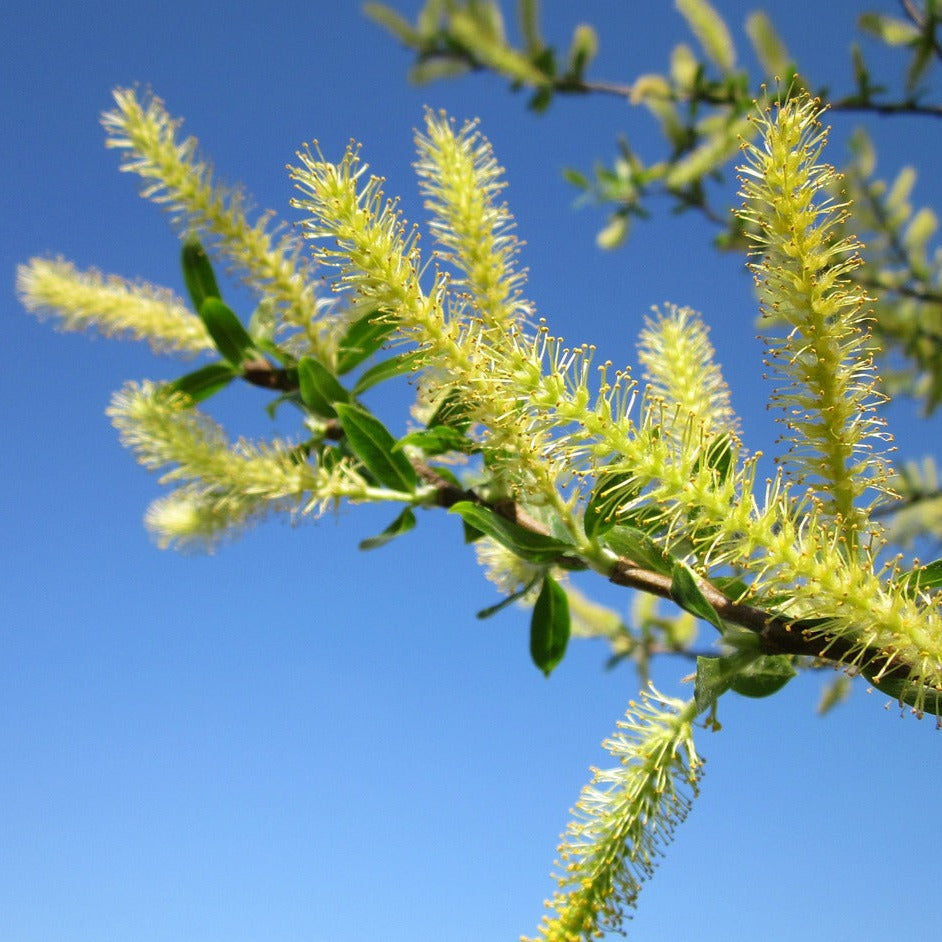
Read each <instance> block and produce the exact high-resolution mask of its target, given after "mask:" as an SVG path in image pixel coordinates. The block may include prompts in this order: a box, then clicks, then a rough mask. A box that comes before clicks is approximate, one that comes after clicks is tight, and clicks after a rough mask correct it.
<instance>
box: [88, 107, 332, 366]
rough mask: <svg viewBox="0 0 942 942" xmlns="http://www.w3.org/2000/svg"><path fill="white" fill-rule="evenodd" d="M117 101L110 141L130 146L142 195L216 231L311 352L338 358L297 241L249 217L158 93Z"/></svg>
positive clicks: (192, 225)
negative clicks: (217, 179) (179, 134)
mask: <svg viewBox="0 0 942 942" xmlns="http://www.w3.org/2000/svg"><path fill="white" fill-rule="evenodd" d="M114 99H115V103H116V105H117V108H116V109H115V110H113V111H108V112H105V114H104V115H103V116H102V124H103V125H104V128H105V130H106V132H107V135H108V136H107V140H106V146H108V147H114V148H118V149H120V150H122V151H125V152H126V155H125V157H124V160H123V162H122V164H121V169H122V170H127V171H130V172H133V173H136V174H138V175H139V176H140V177H141V178H142V179H143V180H144V181H145V183H144V188H143V190H142V193H143V195H144V196H145V197H147V198H149V199H152V200H153V201H154V202H156V203H159V204H161V205H163V206H165V207H166V208H167V209H169V210H170V212H171V213H173V214H174V215H175V216H177V217H179V218H180V222H181V223H182V225H183V226H184V227H185V228H187V229H195V230H197V231H201V232H206V233H209V234H211V235H212V236H214V237H215V248H217V249H218V250H219V251H220V252H221V253H222V254H223V255H224V256H225V257H226V258H227V259H228V260H229V261H230V262H231V263H232V264H233V265H234V266H235V267H236V269H237V270H239V272H240V273H241V275H242V276H243V278H244V280H245V282H246V284H248V285H249V286H250V287H251V288H252V289H253V290H255V291H257V292H258V293H259V294H260V295H262V296H263V297H264V298H265V299H266V300H267V301H269V303H272V304H274V305H275V307H276V309H277V311H278V313H279V315H280V317H281V319H282V320H283V321H284V322H285V323H286V324H289V325H291V326H292V327H295V328H299V329H300V330H301V331H303V333H304V335H305V337H306V341H307V351H306V352H310V353H313V354H314V355H315V356H317V357H318V358H319V359H321V360H323V361H324V362H325V363H328V364H329V363H331V362H333V356H334V351H333V349H332V345H331V342H330V330H329V329H328V327H327V326H326V325H325V324H324V323H322V320H323V318H322V317H321V305H319V304H318V301H317V299H316V297H315V295H314V279H313V276H312V275H311V272H310V271H309V270H308V268H307V264H306V263H305V262H304V260H303V259H302V257H301V254H300V240H298V239H296V238H295V237H294V236H292V235H289V234H286V233H284V232H280V231H279V227H278V226H275V227H272V226H271V225H270V223H271V218H272V214H271V213H265V214H262V215H261V217H260V218H259V220H258V221H257V222H255V223H254V224H252V223H250V222H249V221H248V219H247V217H246V206H245V200H244V197H243V195H242V193H241V192H240V191H239V190H232V189H227V188H226V187H223V186H221V185H220V184H219V183H217V182H215V181H214V180H213V172H212V169H211V168H210V166H209V165H208V164H207V163H205V162H204V161H202V160H200V159H199V157H198V156H197V141H196V139H195V138H192V137H188V138H186V139H185V140H182V141H178V139H177V130H178V128H179V126H180V121H178V120H175V119H173V118H171V116H170V115H169V114H168V113H167V110H166V108H165V107H164V103H163V102H162V101H161V100H160V99H159V98H156V97H150V98H147V99H145V100H144V101H143V102H142V101H140V100H138V96H137V94H136V93H135V92H134V91H133V90H131V89H117V90H116V91H115V92H114Z"/></svg>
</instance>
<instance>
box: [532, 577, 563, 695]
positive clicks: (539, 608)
mask: <svg viewBox="0 0 942 942" xmlns="http://www.w3.org/2000/svg"><path fill="white" fill-rule="evenodd" d="M569 629H570V621H569V599H568V598H567V597H566V591H565V590H564V589H563V587H562V586H561V585H560V584H559V583H558V582H556V580H555V579H553V577H552V576H550V575H549V574H547V575H545V576H544V577H543V587H542V588H541V589H540V594H539V595H538V596H537V599H536V604H535V605H534V606H533V615H532V617H531V619H530V656H531V657H532V658H533V663H534V664H536V666H537V667H538V668H539V669H540V670H541V671H543V673H544V674H545V675H546V676H547V677H549V675H550V674H551V673H552V671H553V668H555V667H556V665H557V664H559V662H560V661H561V660H562V659H563V655H564V654H565V653H566V645H567V644H568V643H569Z"/></svg>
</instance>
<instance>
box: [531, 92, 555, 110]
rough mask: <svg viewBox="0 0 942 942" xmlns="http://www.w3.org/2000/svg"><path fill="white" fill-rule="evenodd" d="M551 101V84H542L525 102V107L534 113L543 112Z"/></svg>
mask: <svg viewBox="0 0 942 942" xmlns="http://www.w3.org/2000/svg"><path fill="white" fill-rule="evenodd" d="M552 103H553V86H552V85H543V86H541V87H540V88H538V89H537V90H536V91H535V92H534V93H533V94H532V95H531V96H530V100H529V101H528V102H527V107H528V108H529V109H530V111H532V112H533V113H534V114H543V112H544V111H546V109H547V108H549V106H550V105H551V104H552Z"/></svg>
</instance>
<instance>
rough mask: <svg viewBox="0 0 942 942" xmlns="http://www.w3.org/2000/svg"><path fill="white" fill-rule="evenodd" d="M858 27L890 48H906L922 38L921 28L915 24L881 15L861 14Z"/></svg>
mask: <svg viewBox="0 0 942 942" xmlns="http://www.w3.org/2000/svg"><path fill="white" fill-rule="evenodd" d="M857 25H858V26H859V27H860V29H862V30H863V31H864V32H866V33H870V35H871V36H876V37H877V39H882V40H883V42H885V43H886V44H887V45H888V46H906V45H909V44H911V43H916V42H918V41H919V37H920V33H919V28H918V27H917V26H915V25H914V24H913V23H910V22H909V21H908V20H901V19H899V18H897V17H895V16H883V15H882V14H880V13H861V14H860V16H859V17H858V19H857Z"/></svg>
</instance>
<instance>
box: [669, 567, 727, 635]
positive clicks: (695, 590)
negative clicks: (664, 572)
mask: <svg viewBox="0 0 942 942" xmlns="http://www.w3.org/2000/svg"><path fill="white" fill-rule="evenodd" d="M671 598H672V599H673V600H674V601H675V602H676V603H677V604H678V605H679V606H680V607H681V608H682V609H684V611H687V612H690V614H691V615H696V616H697V618H702V619H704V621H708V622H709V623H710V624H711V625H714V626H715V627H716V628H718V629H719V630H720V631H722V630H723V622H722V621H720V616H719V615H717V614H716V609H715V608H714V607H713V606H712V605H711V604H710V603H709V601H708V600H707V597H706V596H705V595H704V594H703V592H701V591H700V587H699V586H698V585H697V581H696V579H695V578H694V575H693V573H692V572H691V571H690V569H689V568H688V567H687V566H685V565H684V563H682V562H681V561H680V560H677V561H675V563H674V569H673V571H672V572H671Z"/></svg>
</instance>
